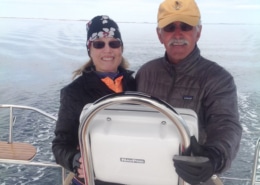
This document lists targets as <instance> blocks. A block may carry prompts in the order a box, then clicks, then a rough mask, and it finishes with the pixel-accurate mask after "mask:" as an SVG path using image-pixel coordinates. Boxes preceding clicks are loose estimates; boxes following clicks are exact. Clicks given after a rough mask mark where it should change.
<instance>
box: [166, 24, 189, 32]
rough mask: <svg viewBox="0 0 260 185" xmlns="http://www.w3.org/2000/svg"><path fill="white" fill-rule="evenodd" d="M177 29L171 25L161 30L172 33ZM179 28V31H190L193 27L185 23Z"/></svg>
mask: <svg viewBox="0 0 260 185" xmlns="http://www.w3.org/2000/svg"><path fill="white" fill-rule="evenodd" d="M177 28H178V26H177V25H175V24H173V23H172V24H168V25H167V26H165V27H164V28H163V30H164V31H165V32H174V31H175V30H176V29H177ZM179 28H180V30H181V31H191V30H192V29H193V26H191V25H189V24H186V23H180V26H179Z"/></svg>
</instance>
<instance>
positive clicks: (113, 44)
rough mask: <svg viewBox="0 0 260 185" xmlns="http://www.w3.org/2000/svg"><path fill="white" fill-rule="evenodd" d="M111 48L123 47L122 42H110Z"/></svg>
mask: <svg viewBox="0 0 260 185" xmlns="http://www.w3.org/2000/svg"><path fill="white" fill-rule="evenodd" d="M109 46H110V47H111V48H119V47H120V46H121V42H120V41H119V40H115V41H110V42H109Z"/></svg>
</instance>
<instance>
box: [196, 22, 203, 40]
mask: <svg viewBox="0 0 260 185" xmlns="http://www.w3.org/2000/svg"><path fill="white" fill-rule="evenodd" d="M196 29H198V31H197V42H198V41H199V39H200V35H201V31H202V25H199V26H198V28H196Z"/></svg>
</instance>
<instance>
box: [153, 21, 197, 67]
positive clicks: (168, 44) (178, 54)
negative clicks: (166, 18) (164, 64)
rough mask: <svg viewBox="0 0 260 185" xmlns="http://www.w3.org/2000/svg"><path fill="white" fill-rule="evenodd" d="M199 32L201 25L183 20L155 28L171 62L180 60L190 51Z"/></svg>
mask: <svg viewBox="0 0 260 185" xmlns="http://www.w3.org/2000/svg"><path fill="white" fill-rule="evenodd" d="M200 33H201V26H190V25H188V24H186V23H183V22H173V23H171V24H169V25H167V26H165V27H164V28H162V29H160V28H157V34H158V37H159V40H160V41H161V43H162V44H164V47H165V49H166V52H167V56H168V58H169V60H170V62H173V63H178V62H180V61H181V60H182V59H184V58H185V57H187V56H188V55H189V54H190V53H191V52H192V50H193V49H194V47H195V45H196V43H197V41H198V40H199V38H200Z"/></svg>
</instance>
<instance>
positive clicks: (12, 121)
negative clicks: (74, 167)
mask: <svg viewBox="0 0 260 185" xmlns="http://www.w3.org/2000/svg"><path fill="white" fill-rule="evenodd" d="M0 108H9V139H8V143H13V126H14V124H15V121H16V117H15V116H14V115H13V110H14V109H24V110H32V111H35V112H38V113H40V114H41V115H43V116H45V117H47V118H50V119H51V120H54V121H56V120H57V118H56V117H55V116H53V115H51V114H49V113H47V112H45V111H43V110H40V109H38V108H35V107H30V106H24V105H11V104H0ZM0 163H11V164H18V165H33V166H45V167H58V168H61V169H62V184H63V183H64V181H65V177H66V170H65V168H63V167H62V166H60V165H58V164H56V163H53V162H34V161H25V160H14V159H0Z"/></svg>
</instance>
